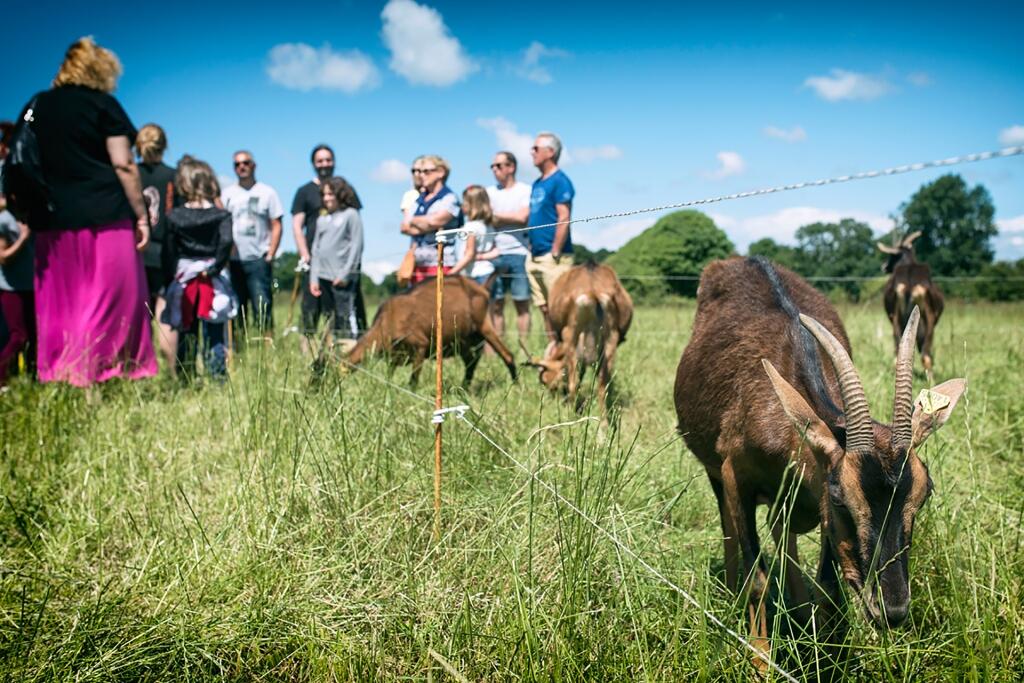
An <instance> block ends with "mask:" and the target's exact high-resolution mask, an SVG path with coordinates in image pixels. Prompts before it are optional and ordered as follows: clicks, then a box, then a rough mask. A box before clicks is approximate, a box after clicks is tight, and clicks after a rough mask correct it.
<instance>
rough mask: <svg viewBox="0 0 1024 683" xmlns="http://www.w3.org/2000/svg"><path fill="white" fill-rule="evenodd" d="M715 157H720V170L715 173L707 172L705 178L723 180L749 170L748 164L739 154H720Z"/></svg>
mask: <svg viewBox="0 0 1024 683" xmlns="http://www.w3.org/2000/svg"><path fill="white" fill-rule="evenodd" d="M715 156H717V157H718V168H717V169H715V170H714V171H705V172H704V177H705V178H709V179H710V180H722V179H723V178H728V177H729V176H734V175H739V174H740V173H743V171H745V170H747V162H745V161H743V157H741V156H740V155H739V154H738V153H737V152H719V153H718V154H716V155H715Z"/></svg>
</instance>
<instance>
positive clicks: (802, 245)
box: [796, 218, 879, 299]
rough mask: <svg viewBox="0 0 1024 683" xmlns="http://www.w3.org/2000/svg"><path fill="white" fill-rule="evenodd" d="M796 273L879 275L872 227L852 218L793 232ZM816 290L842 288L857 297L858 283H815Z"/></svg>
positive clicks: (832, 276) (808, 275)
mask: <svg viewBox="0 0 1024 683" xmlns="http://www.w3.org/2000/svg"><path fill="white" fill-rule="evenodd" d="M796 240H797V245H798V246H797V252H798V256H797V263H798V265H797V270H798V271H799V272H800V274H801V275H804V276H806V277H811V278H814V277H822V278H843V277H870V276H872V275H878V274H879V270H878V252H877V250H876V248H875V240H874V237H873V236H872V233H871V227H870V226H868V225H866V224H865V223H861V222H859V221H855V220H853V219H852V218H843V219H842V220H840V221H839V222H838V223H811V224H810V225H805V226H803V227H801V228H799V229H798V230H797V231H796ZM815 284H816V285H817V286H818V288H819V289H824V290H831V289H842V290H845V291H846V292H847V294H849V295H850V296H851V297H853V298H854V299H857V298H858V297H859V296H860V291H861V286H860V282H859V281H827V280H826V281H818V282H815Z"/></svg>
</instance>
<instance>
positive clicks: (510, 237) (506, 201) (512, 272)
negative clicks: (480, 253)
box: [487, 152, 530, 341]
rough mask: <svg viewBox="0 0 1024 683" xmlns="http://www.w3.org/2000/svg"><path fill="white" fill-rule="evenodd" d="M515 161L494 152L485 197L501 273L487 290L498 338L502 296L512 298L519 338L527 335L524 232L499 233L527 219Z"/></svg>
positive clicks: (525, 188)
mask: <svg viewBox="0 0 1024 683" xmlns="http://www.w3.org/2000/svg"><path fill="white" fill-rule="evenodd" d="M517 166H518V164H517V162H516V157H515V155H514V154H512V152H498V153H497V154H495V155H494V160H493V161H492V162H491V172H492V173H494V180H495V184H494V185H488V186H487V196H488V198H489V199H490V200H491V208H492V209H493V210H494V219H493V220H494V229H495V234H494V246H496V247H497V248H498V258H496V259H494V262H493V263H494V268H495V269H496V270H497V271H498V272H499V273H501V275H500V276H499V277H498V279H497V280H495V281H494V285H493V286H492V287H491V318H492V319H493V320H494V326H495V327H496V328H497V330H498V334H499V335H502V336H504V334H505V296H506V295H509V296H511V297H512V302H513V304H514V305H515V307H516V327H517V328H518V330H519V338H520V339H522V340H524V341H525V340H526V338H527V336H528V335H529V334H530V283H529V281H528V280H527V277H526V259H527V258H528V257H529V256H530V250H529V247H528V246H527V244H528V239H527V237H526V233H525V232H503V231H505V230H512V229H516V228H523V227H525V226H526V221H527V220H528V219H529V217H530V186H529V185H527V184H526V183H522V182H519V181H517V180H516V169H517Z"/></svg>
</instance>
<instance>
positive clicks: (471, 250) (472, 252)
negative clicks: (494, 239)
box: [450, 233, 476, 275]
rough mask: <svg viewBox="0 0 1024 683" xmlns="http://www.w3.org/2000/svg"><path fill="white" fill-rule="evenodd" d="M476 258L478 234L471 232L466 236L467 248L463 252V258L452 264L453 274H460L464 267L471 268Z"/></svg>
mask: <svg viewBox="0 0 1024 683" xmlns="http://www.w3.org/2000/svg"><path fill="white" fill-rule="evenodd" d="M475 260H476V235H475V234H473V233H470V234H469V236H468V237H466V250H465V251H464V252H462V258H461V259H459V262H458V263H456V264H455V265H454V266H452V270H451V273H450V274H451V275H458V274H459V273H460V272H461V271H462V270H463V269H464V268H469V267H470V266H471V265H473V261H475Z"/></svg>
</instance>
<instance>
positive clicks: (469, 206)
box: [451, 185, 498, 284]
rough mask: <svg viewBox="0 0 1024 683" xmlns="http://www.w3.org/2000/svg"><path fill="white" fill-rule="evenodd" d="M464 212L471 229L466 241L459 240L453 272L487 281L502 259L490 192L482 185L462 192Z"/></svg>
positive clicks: (482, 281) (467, 227)
mask: <svg viewBox="0 0 1024 683" xmlns="http://www.w3.org/2000/svg"><path fill="white" fill-rule="evenodd" d="M462 213H463V215H464V216H465V217H466V225H465V226H464V227H465V228H466V230H467V231H468V235H467V237H466V239H465V240H463V239H458V240H456V241H455V253H456V262H455V265H454V266H453V267H452V271H451V274H452V275H457V274H459V273H463V274H464V275H467V276H468V277H471V278H473V279H474V280H476V281H477V282H478V283H480V284H483V283H484V282H485V281H486V280H487V278H488V277H490V275H491V273H493V272H494V264H493V263H491V262H492V261H493V260H494V259H496V258H498V249H497V247H495V246H494V228H493V227H492V225H491V224H492V223H493V221H494V212H493V211H492V210H491V200H490V198H489V197H488V196H487V191H486V190H485V189H484V188H482V187H481V186H479V185H470V186H469V187H467V188H466V190H465V192H463V193H462Z"/></svg>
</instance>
